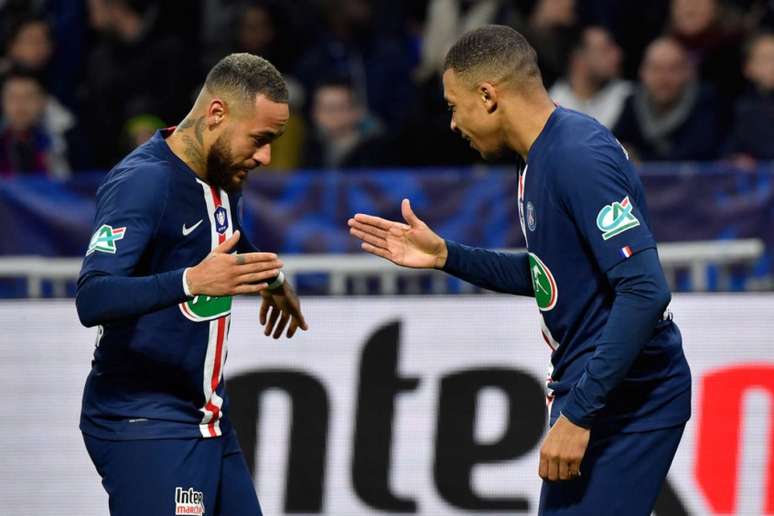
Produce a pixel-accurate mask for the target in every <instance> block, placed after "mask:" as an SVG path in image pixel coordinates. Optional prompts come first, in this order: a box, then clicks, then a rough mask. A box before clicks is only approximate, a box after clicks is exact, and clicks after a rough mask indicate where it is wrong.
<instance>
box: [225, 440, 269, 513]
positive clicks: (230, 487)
mask: <svg viewBox="0 0 774 516" xmlns="http://www.w3.org/2000/svg"><path fill="white" fill-rule="evenodd" d="M223 439H224V451H223V462H222V467H221V477H220V490H219V492H218V498H217V501H216V503H215V515H216V516H262V512H261V506H260V504H259V503H258V496H257V495H256V494H255V486H254V485H253V477H252V475H250V470H249V469H248V468H247V462H246V461H245V457H244V455H243V454H242V449H241V448H240V447H239V442H238V441H237V438H236V433H235V432H230V434H229V435H228V436H224V437H223Z"/></svg>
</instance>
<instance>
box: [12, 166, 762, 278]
mask: <svg viewBox="0 0 774 516" xmlns="http://www.w3.org/2000/svg"><path fill="white" fill-rule="evenodd" d="M640 173H641V177H642V181H643V183H644V185H645V189H646V191H647V197H648V203H649V211H650V215H651V220H652V225H653V228H652V229H653V231H654V233H655V235H656V238H657V239H658V240H659V241H661V242H674V241H687V240H712V239H734V238H761V239H763V240H764V242H765V243H766V247H767V250H768V251H769V252H768V253H767V254H771V253H770V251H771V250H772V249H774V164H771V163H769V164H766V165H765V166H760V167H758V168H756V169H754V170H741V169H736V168H733V167H730V166H728V165H723V164H711V165H703V166H700V165H696V164H671V165H648V166H643V167H641V169H640ZM515 174H516V172H515V170H513V169H510V170H509V169H502V168H471V169H426V170H375V171H359V172H322V171H315V172H312V171H301V172H297V173H292V174H287V173H283V174H277V173H272V172H268V171H260V172H258V173H254V175H253V177H251V179H250V181H249V184H248V185H247V187H246V189H245V192H244V199H245V202H244V205H245V210H244V211H245V213H244V224H245V230H246V233H247V235H248V236H249V237H250V239H251V240H252V241H253V242H254V243H255V244H256V245H257V246H258V247H259V248H261V249H266V250H272V251H278V252H281V253H346V252H358V251H359V247H358V243H357V242H356V241H355V240H354V239H353V238H351V237H350V236H349V234H348V231H347V225H346V221H347V219H348V218H349V217H350V216H351V215H352V214H354V213H356V212H365V213H372V214H378V215H380V216H383V217H386V218H392V219H400V201H401V199H403V198H404V197H407V198H409V199H411V202H412V206H413V208H414V211H415V212H416V213H417V215H418V216H419V217H420V218H422V219H424V220H425V222H427V223H428V224H429V225H430V227H432V228H433V229H434V230H435V231H436V232H438V233H439V234H440V235H442V236H444V237H446V238H449V239H452V240H457V241H460V242H464V243H467V244H471V245H478V246H483V247H494V248H502V247H520V246H522V245H523V240H522V237H521V231H520V229H519V223H518V219H517V211H516V179H515ZM101 177H102V174H82V175H76V177H75V178H74V179H72V180H70V181H67V182H57V181H50V180H46V179H40V178H21V179H12V180H4V181H2V182H0V224H2V225H1V226H0V227H2V228H3V237H2V239H0V255H43V256H80V255H82V254H83V253H84V251H85V249H86V246H87V243H88V240H89V237H90V234H91V231H92V227H91V226H92V221H93V217H94V195H95V192H96V188H97V186H98V185H99V182H100V180H101ZM767 263H768V262H767ZM766 268H770V265H766Z"/></svg>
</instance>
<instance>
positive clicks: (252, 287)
mask: <svg viewBox="0 0 774 516" xmlns="http://www.w3.org/2000/svg"><path fill="white" fill-rule="evenodd" d="M268 286H269V284H268V283H245V284H244V285H237V286H236V287H234V288H233V289H232V290H231V292H229V293H228V295H230V296H249V295H250V294H258V293H260V292H261V290H264V289H266V288H267V287H268Z"/></svg>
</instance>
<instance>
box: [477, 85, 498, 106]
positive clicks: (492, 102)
mask: <svg viewBox="0 0 774 516" xmlns="http://www.w3.org/2000/svg"><path fill="white" fill-rule="evenodd" d="M478 95H479V97H480V102H481V104H482V105H483V106H484V109H486V112H487V113H494V112H495V111H496V110H497V88H495V86H494V84H492V83H491V82H482V83H481V84H479V85H478Z"/></svg>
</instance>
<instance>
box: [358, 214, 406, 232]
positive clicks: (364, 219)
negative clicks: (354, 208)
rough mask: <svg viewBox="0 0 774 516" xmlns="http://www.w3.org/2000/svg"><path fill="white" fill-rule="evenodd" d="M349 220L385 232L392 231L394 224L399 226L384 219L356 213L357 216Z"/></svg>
mask: <svg viewBox="0 0 774 516" xmlns="http://www.w3.org/2000/svg"><path fill="white" fill-rule="evenodd" d="M349 220H350V221H355V222H360V223H362V224H367V225H369V226H376V227H377V228H379V229H384V230H387V229H390V226H392V225H394V224H398V223H397V222H393V221H391V220H387V219H383V218H381V217H374V216H373V215H366V214H365V213H356V214H355V216H354V217H353V218H351V219H349ZM350 225H351V224H350Z"/></svg>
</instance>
